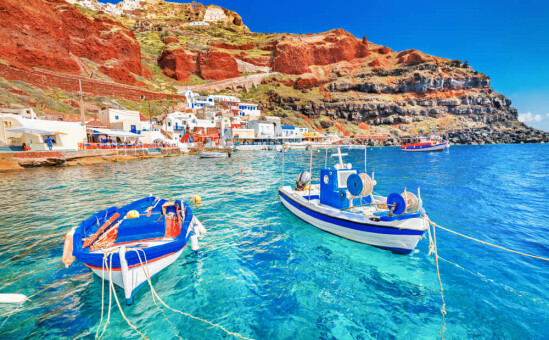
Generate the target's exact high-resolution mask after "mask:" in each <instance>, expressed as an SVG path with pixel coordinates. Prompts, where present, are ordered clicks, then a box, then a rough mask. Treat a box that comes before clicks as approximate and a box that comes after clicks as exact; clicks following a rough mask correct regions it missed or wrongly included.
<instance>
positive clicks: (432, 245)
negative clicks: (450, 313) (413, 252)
mask: <svg viewBox="0 0 549 340" xmlns="http://www.w3.org/2000/svg"><path fill="white" fill-rule="evenodd" d="M424 219H425V221H427V222H428V224H429V225H428V231H429V254H428V255H430V254H431V252H432V251H433V250H434V253H435V263H436V267H437V276H438V282H439V284H440V296H441V298H442V308H441V310H440V312H441V314H442V322H443V325H442V328H441V330H440V336H441V337H442V338H443V339H444V336H443V334H442V333H444V331H445V330H446V314H447V312H446V302H445V300H444V289H443V286H442V279H441V276H440V268H439V264H438V259H439V256H438V249H437V233H436V229H437V228H440V229H442V230H445V231H448V232H450V233H453V234H455V235H458V236H461V237H464V238H466V239H469V240H471V241H475V242H478V243H481V244H484V245H487V246H490V247H494V248H498V249H501V250H504V251H507V252H510V253H515V254H519V255H522V256H527V257H532V258H535V259H539V260H543V261H549V258H545V257H541V256H536V255H532V254H527V253H523V252H521V251H517V250H513V249H509V248H505V247H502V246H498V245H496V244H493V243H490V242H486V241H482V240H479V239H477V238H474V237H471V236H467V235H464V234H461V233H458V232H457V231H454V230H451V229H448V228H444V227H443V226H440V225H438V224H436V223H435V222H433V221H431V219H430V218H429V217H427V216H424ZM431 226H432V227H433V237H432V238H431ZM441 259H442V258H441ZM442 260H444V259H442ZM444 261H446V262H449V263H451V262H450V261H447V260H444Z"/></svg>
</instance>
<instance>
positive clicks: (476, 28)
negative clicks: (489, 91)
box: [109, 0, 549, 131]
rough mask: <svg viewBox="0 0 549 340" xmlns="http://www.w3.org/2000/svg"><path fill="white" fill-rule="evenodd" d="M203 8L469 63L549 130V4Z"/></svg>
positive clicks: (261, 25)
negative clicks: (341, 31)
mask: <svg viewBox="0 0 549 340" xmlns="http://www.w3.org/2000/svg"><path fill="white" fill-rule="evenodd" d="M109 2H115V3H116V2H118V1H116V0H109ZM173 2H190V1H173ZM202 3H203V4H204V5H209V4H215V5H218V6H221V7H224V8H228V9H230V10H233V11H235V12H237V13H239V14H240V15H241V16H242V18H243V20H244V23H245V24H246V25H247V26H248V27H249V28H250V29H251V30H252V31H253V32H290V33H309V32H310V33H316V32H323V31H327V30H330V29H333V28H343V29H345V30H347V31H349V32H351V33H352V34H354V35H355V36H356V37H359V38H361V37H362V36H363V35H366V37H367V38H368V40H369V41H372V42H374V43H376V44H380V45H384V46H388V47H390V48H392V49H394V50H397V51H400V50H406V49H410V48H415V49H418V50H421V51H423V52H425V53H428V54H432V55H436V56H440V57H445V58H451V59H460V60H463V61H465V60H467V61H469V65H471V66H472V67H473V68H474V69H475V70H477V71H479V72H482V73H486V74H487V75H488V76H490V78H491V79H492V86H493V87H494V89H495V90H496V91H497V92H500V93H502V94H503V95H505V96H506V97H508V98H510V99H511V100H512V101H513V106H514V107H515V108H517V110H518V111H519V113H521V114H524V115H523V116H521V117H522V119H523V120H524V121H525V123H527V124H528V125H531V126H534V127H537V128H541V129H543V130H545V131H549V1H548V0H545V1H542V0H522V1H508V0H498V1H486V0H462V1H444V0H442V1H441V0H438V1H433V0H414V1H410V0H407V1H396V0H362V1H361V0H348V1H346V2H343V1H333V0H316V1H311V0H306V1H296V0H294V1H290V0H277V1H243V0H216V1H213V2H211V1H205V2H202ZM528 113H530V114H528Z"/></svg>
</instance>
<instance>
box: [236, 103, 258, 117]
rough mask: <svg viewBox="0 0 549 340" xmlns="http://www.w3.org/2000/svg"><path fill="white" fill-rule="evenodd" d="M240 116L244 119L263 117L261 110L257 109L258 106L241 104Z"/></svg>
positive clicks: (239, 108)
mask: <svg viewBox="0 0 549 340" xmlns="http://www.w3.org/2000/svg"><path fill="white" fill-rule="evenodd" d="M238 114H239V115H240V116H242V117H245V116H248V117H259V116H261V110H259V109H258V108H257V104H253V103H240V104H238Z"/></svg>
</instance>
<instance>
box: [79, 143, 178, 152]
mask: <svg viewBox="0 0 549 340" xmlns="http://www.w3.org/2000/svg"><path fill="white" fill-rule="evenodd" d="M175 147H177V145H176V144H162V143H153V144H129V143H118V144H117V143H78V150H133V149H150V148H175Z"/></svg>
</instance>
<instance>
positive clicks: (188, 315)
mask: <svg viewBox="0 0 549 340" xmlns="http://www.w3.org/2000/svg"><path fill="white" fill-rule="evenodd" d="M132 250H134V251H135V252H136V253H137V257H138V258H139V263H140V264H141V267H143V261H142V260H141V256H140V255H139V252H138V250H141V251H143V256H144V257H145V264H147V265H148V261H147V254H146V253H145V251H144V250H143V249H132ZM143 272H144V273H145V277H146V278H147V282H148V283H149V286H150V287H151V292H152V294H153V295H155V296H156V297H157V298H158V301H160V302H161V303H162V304H163V305H164V306H165V307H166V308H168V309H169V310H171V311H172V312H175V313H179V314H181V315H184V316H187V317H190V318H193V319H195V320H199V321H202V322H204V323H207V324H209V325H211V326H212V327H217V328H219V329H221V330H222V331H224V332H225V333H227V334H229V335H232V336H234V337H237V338H239V339H244V340H253V339H251V338H246V337H244V336H242V335H240V334H238V333H235V332H231V331H228V330H227V329H225V327H223V326H221V325H219V324H216V323H213V322H211V321H208V320H204V319H201V318H199V317H196V316H194V315H191V314H189V313H185V312H182V311H180V310H177V309H175V308H172V307H170V306H168V305H167V304H166V303H165V302H164V300H162V299H161V298H160V296H158V294H157V293H156V290H155V289H154V287H153V285H152V282H151V278H150V276H149V275H148V274H147V272H146V271H145V268H143Z"/></svg>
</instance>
